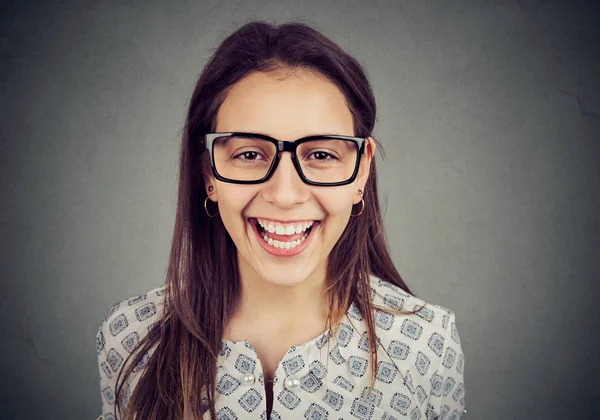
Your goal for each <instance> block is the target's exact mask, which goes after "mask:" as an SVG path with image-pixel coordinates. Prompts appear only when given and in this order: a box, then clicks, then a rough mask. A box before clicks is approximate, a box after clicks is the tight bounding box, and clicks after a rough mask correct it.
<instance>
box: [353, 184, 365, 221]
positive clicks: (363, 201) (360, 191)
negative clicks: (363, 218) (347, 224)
mask: <svg viewBox="0 0 600 420" xmlns="http://www.w3.org/2000/svg"><path fill="white" fill-rule="evenodd" d="M358 195H360V202H361V204H362V207H361V208H360V212H359V213H358V214H352V212H351V213H350V216H352V217H356V216H360V215H361V214H362V212H363V210H364V209H365V200H364V199H363V198H362V195H363V192H362V190H358Z"/></svg>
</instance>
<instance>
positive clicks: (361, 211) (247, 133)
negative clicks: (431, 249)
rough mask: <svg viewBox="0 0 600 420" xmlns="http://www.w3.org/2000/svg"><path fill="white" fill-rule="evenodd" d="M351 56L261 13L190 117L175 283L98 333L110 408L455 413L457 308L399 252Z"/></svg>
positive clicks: (155, 415) (278, 413)
mask: <svg viewBox="0 0 600 420" xmlns="http://www.w3.org/2000/svg"><path fill="white" fill-rule="evenodd" d="M374 123H375V99H374V96H373V92H372V90H371V87H370V85H369V82H368V80H367V78H366V76H365V73H364V71H363V70H362V68H361V66H360V65H359V64H358V63H357V61H356V60H355V59H354V58H352V57H351V56H350V55H348V54H347V53H346V52H344V51H343V50H341V49H340V48H339V47H338V46H337V45H335V44H334V43H332V42H331V41H330V40H328V39H327V38H325V37H324V36H323V35H322V34H321V33H319V32H317V31H315V30H314V29H311V28H310V27H307V26H305V25H303V24H296V23H290V24H284V25H281V26H271V25H269V24H267V23H264V22H251V23H248V24H246V25H244V26H243V27H241V28H240V29H238V30H237V31H236V32H235V33H233V34H232V35H230V36H229V37H228V38H227V39H225V41H224V42H223V43H222V45H221V46H220V47H219V48H218V49H217V51H216V52H215V54H214V56H213V57H212V59H211V60H210V62H209V63H208V64H207V66H206V67H205V68H204V71H203V72H202V74H201V76H200V78H199V80H198V83H197V85H196V88H195V91H194V93H193V96H192V99H191V101H190V106H189V111H188V115H187V120H186V125H185V131H184V135H183V144H182V149H181V161H180V171H181V172H180V181H179V197H178V207H177V216H176V223H175V232H174V235H173V244H172V251H171V257H170V263H169V268H168V274H167V279H166V283H165V285H164V286H163V287H160V288H158V289H155V290H152V291H150V292H148V293H146V294H144V295H141V296H138V297H136V298H133V299H129V300H127V301H123V302H121V303H119V304H117V305H115V306H114V307H113V308H112V309H111V310H110V312H109V313H108V315H107V316H106V318H105V320H104V322H103V323H102V325H101V326H100V329H99V331H98V361H99V367H100V374H101V392H102V399H103V413H104V414H103V418H104V419H112V418H128V419H129V418H137V419H195V418H211V419H215V418H217V419H235V418H239V419H267V418H270V419H280V418H283V419H295V418H311V419H326V418H332V419H333V418H335V419H338V418H344V419H346V418H359V419H393V418H400V417H405V416H408V417H410V418H411V419H420V418H422V419H428V418H438V417H439V418H459V417H460V415H462V414H463V409H464V385H463V363H464V357H463V354H462V351H461V346H460V340H459V337H458V334H457V331H456V327H455V317H454V313H453V312H452V311H450V310H448V309H445V308H443V307H440V306H436V305H432V304H425V302H424V301H422V300H420V299H418V298H416V297H415V296H413V295H412V293H411V292H410V290H409V288H408V286H407V285H406V284H405V283H404V281H403V280H402V278H401V277H400V275H399V274H398V271H397V270H396V268H395V267H394V265H393V263H392V260H391V258H390V255H389V252H388V249H387V245H386V242H385V238H384V233H383V221H382V216H381V212H380V207H379V201H378V197H377V182H376V169H375V160H374V153H375V150H376V148H377V142H376V140H375V139H374V138H373V137H371V136H370V134H371V132H372V130H373V126H374Z"/></svg>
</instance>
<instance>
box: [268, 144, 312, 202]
mask: <svg viewBox="0 0 600 420" xmlns="http://www.w3.org/2000/svg"><path fill="white" fill-rule="evenodd" d="M280 153H281V155H280V159H279V164H278V165H277V168H276V169H275V172H274V173H273V175H271V178H269V180H268V181H267V182H265V184H264V188H263V189H262V195H263V199H264V200H265V201H267V202H269V203H273V204H275V205H277V206H279V207H281V208H290V207H292V206H293V205H294V204H298V203H302V202H305V201H306V200H308V198H309V191H308V188H307V187H308V185H306V184H305V183H304V182H302V179H300V175H299V174H298V172H297V171H296V168H295V166H294V163H293V162H292V153H291V152H280Z"/></svg>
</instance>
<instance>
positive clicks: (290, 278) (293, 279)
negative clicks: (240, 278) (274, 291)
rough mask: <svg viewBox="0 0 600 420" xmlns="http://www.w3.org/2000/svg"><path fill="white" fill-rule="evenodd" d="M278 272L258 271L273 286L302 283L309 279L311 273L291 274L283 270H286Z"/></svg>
mask: <svg viewBox="0 0 600 420" xmlns="http://www.w3.org/2000/svg"><path fill="white" fill-rule="evenodd" d="M277 271H278V272H276V273H271V272H264V271H260V270H259V271H257V272H258V273H259V275H260V277H261V278H262V279H263V280H264V281H265V282H266V283H269V284H271V285H273V286H283V287H294V286H298V285H299V284H302V283H303V282H304V281H306V279H308V277H309V275H310V273H308V274H306V273H302V274H301V273H297V274H290V273H289V272H288V271H285V272H282V271H284V270H281V269H279V270H277Z"/></svg>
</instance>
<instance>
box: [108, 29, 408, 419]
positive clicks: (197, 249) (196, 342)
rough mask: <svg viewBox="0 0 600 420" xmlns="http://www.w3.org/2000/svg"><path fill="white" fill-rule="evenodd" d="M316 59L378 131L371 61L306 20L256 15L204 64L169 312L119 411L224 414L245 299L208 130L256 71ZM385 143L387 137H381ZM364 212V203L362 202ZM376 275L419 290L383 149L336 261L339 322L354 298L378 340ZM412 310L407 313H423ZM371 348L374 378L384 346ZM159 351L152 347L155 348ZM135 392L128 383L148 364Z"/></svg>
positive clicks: (362, 129)
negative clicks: (223, 388)
mask: <svg viewBox="0 0 600 420" xmlns="http://www.w3.org/2000/svg"><path fill="white" fill-rule="evenodd" d="M296 69H308V70H312V71H316V72H318V73H319V74H321V75H324V76H326V77H327V78H328V79H329V80H330V81H331V82H332V83H334V84H335V85H336V86H337V87H338V88H339V90H340V91H341V92H342V93H343V95H344V96H345V98H346V102H347V104H348V106H349V109H350V111H351V113H352V116H353V123H354V135H355V136H359V137H367V136H372V131H373V127H374V125H375V117H376V105H375V97H374V95H373V91H372V88H371V85H370V83H369V81H368V79H367V76H366V74H365V72H364V70H363V69H362V67H361V65H360V64H359V63H358V62H357V60H356V59H355V58H353V57H352V56H351V55H350V54H348V53H346V52H345V51H344V50H342V49H341V48H340V47H339V46H338V45H336V44H335V43H333V42H332V41H331V40H329V39H328V38H327V37H326V36H324V35H323V34H322V33H321V32H319V31H317V30H315V29H313V28H311V27H309V26H307V25H305V24H303V23H298V22H289V23H285V24H281V25H279V26H275V25H272V24H270V23H267V22H264V21H253V22H249V23H247V24H245V25H243V26H242V27H240V28H239V29H238V30H236V31H235V32H234V33H232V34H231V35H229V36H228V37H227V38H226V39H225V40H224V41H223V42H222V43H221V45H220V46H219V47H218V48H217V50H216V51H215V53H214V54H213V56H212V57H211V59H210V60H209V62H208V64H207V65H206V66H205V67H204V69H203V71H202V73H201V75H200V77H199V79H198V81H197V83H196V87H195V89H194V92H193V95H192V97H191V100H190V104H189V109H188V112H187V119H186V122H185V127H184V131H183V134H182V143H181V155H180V162H179V165H180V167H179V170H180V176H179V191H178V201H177V213H176V220H175V229H174V232H173V242H172V247H171V254H170V260H169V265H168V270H167V276H166V283H165V306H164V310H163V313H162V318H161V320H160V322H159V323H158V324H157V325H156V326H155V328H153V329H151V330H150V332H149V333H148V334H147V335H146V336H145V337H144V338H143V339H142V340H141V342H140V344H139V345H138V347H137V349H136V350H135V351H134V352H133V353H132V354H131V355H130V356H129V358H128V359H127V362H126V363H125V368H123V369H122V371H121V372H120V374H119V376H118V378H117V384H118V385H117V392H116V394H117V395H118V396H119V397H118V398H117V401H116V404H115V413H114V414H115V416H117V411H119V413H120V414H121V415H122V416H123V418H126V419H133V418H137V419H160V420H176V419H177V420H179V419H183V418H185V419H189V418H193V419H199V418H203V416H205V414H209V415H210V418H211V419H216V415H215V408H214V406H215V404H214V403H215V398H216V397H215V390H216V374H217V369H216V366H217V358H218V356H219V352H220V350H221V343H222V338H223V333H224V329H225V327H226V325H227V324H228V321H229V320H230V317H231V316H232V314H233V312H234V310H235V309H236V306H237V305H238V302H239V300H240V291H241V287H240V278H239V274H238V262H237V257H236V248H235V245H234V243H233V241H232V239H231V237H230V236H229V234H228V232H227V230H226V229H225V226H224V225H223V222H222V220H221V219H220V217H214V218H209V217H208V216H207V215H206V213H205V210H204V200H205V198H206V197H207V195H206V190H205V179H206V177H207V175H208V174H209V173H210V166H209V163H208V160H207V152H206V150H205V146H204V139H203V135H204V134H205V133H209V132H212V131H214V130H215V125H216V116H217V112H218V110H219V107H220V106H221V104H222V103H223V101H224V99H225V97H226V95H227V93H228V91H229V89H230V88H231V87H232V86H233V85H234V84H235V83H236V82H238V81H239V80H240V79H242V78H243V77H244V76H245V75H247V74H248V73H250V72H255V71H260V72H264V73H269V74H275V73H281V72H283V73H284V74H285V72H286V71H293V70H296ZM375 141H376V142H377V145H378V146H379V147H378V149H379V150H380V151H381V150H382V149H381V144H380V143H379V141H378V140H375ZM355 210H356V212H357V211H358V209H355ZM370 275H375V276H377V277H379V278H381V279H383V280H384V281H387V282H389V283H392V284H394V285H396V286H398V287H400V288H401V289H403V290H404V291H406V292H407V293H409V294H413V293H412V292H411V291H410V290H409V288H408V286H407V285H406V284H405V283H404V280H403V279H402V277H401V276H400V274H399V273H398V271H397V270H396V268H395V266H394V264H393V262H392V259H391V257H390V253H389V251H388V246H387V242H386V238H385V234H384V231H383V219H382V215H381V209H380V204H379V199H378V193H377V170H376V165H375V159H372V160H371V164H370V175H369V178H368V181H367V184H366V185H365V193H364V210H363V212H362V214H361V215H360V216H359V217H351V218H350V220H349V222H348V224H347V226H346V228H345V230H344V232H343V233H342V235H341V237H340V238H339V240H338V242H337V243H336V245H335V246H334V247H333V249H332V251H331V253H330V255H329V257H328V264H327V278H326V280H325V281H326V283H325V285H326V292H327V295H328V296H329V302H330V315H329V322H328V325H329V331H330V333H331V328H332V325H335V324H336V323H337V322H338V321H339V320H340V319H341V318H342V317H343V315H344V314H345V313H346V311H347V310H348V308H349V306H350V305H351V304H352V303H353V302H354V304H355V305H356V306H357V308H358V309H359V311H360V312H361V314H362V316H363V318H364V320H365V322H366V325H367V327H368V339H369V343H377V336H376V333H375V324H374V316H373V308H374V305H373V302H372V296H371V289H370V282H369V281H370V280H369V279H370ZM414 312H415V311H413V312H402V313H414ZM369 348H370V349H371V350H370V351H371V376H372V382H371V388H372V387H373V384H374V379H375V368H376V366H377V346H373V345H370V346H369ZM150 354H151V355H150ZM142 367H143V372H142V373H141V374H140V377H139V381H138V383H137V386H136V387H135V389H134V390H133V392H132V393H131V392H130V391H129V390H128V389H126V387H124V384H125V383H127V381H128V378H130V377H131V376H132V375H133V374H134V373H136V372H139V371H140V370H142V369H141V368H142Z"/></svg>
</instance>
